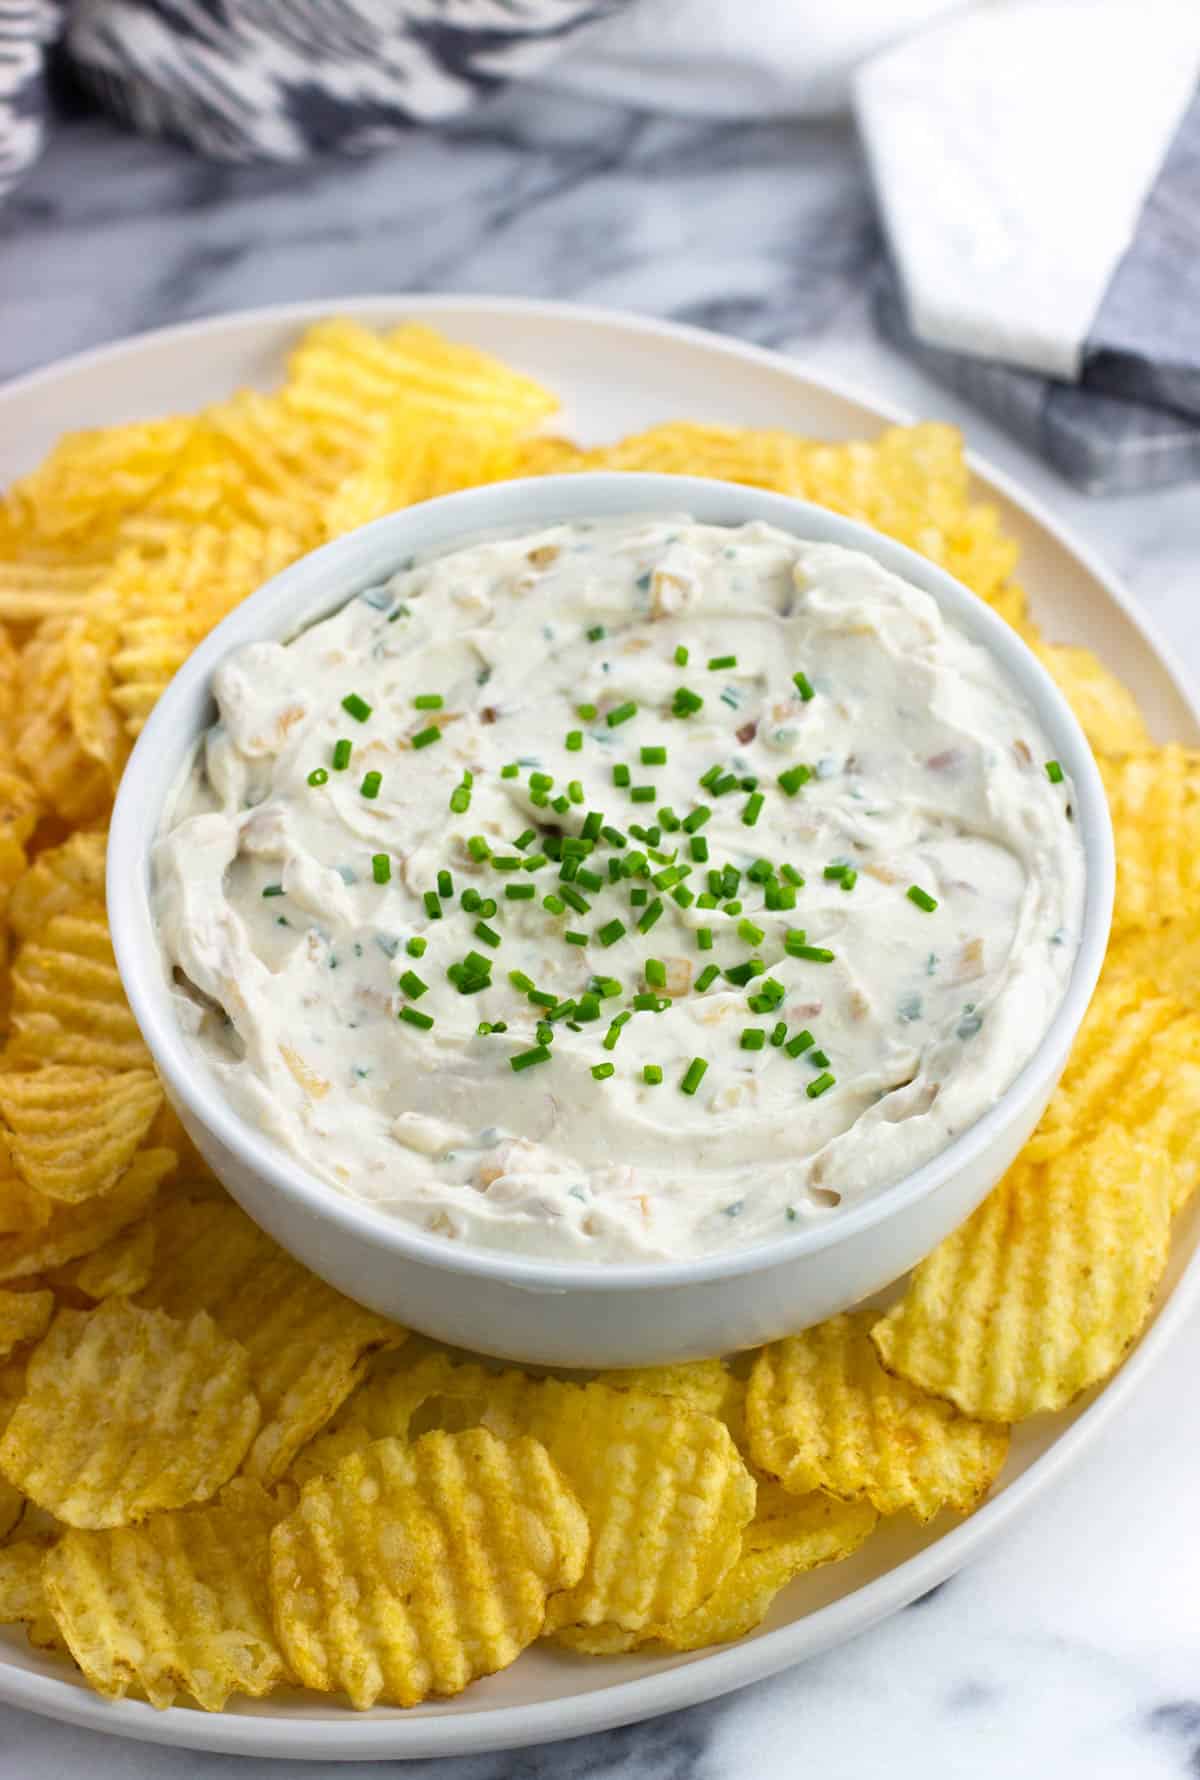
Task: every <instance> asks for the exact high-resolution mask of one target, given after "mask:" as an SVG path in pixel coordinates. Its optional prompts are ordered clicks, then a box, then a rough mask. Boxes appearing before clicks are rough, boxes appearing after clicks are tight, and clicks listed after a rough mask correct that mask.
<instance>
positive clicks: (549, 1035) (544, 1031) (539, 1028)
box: [534, 1020, 554, 1045]
mask: <svg viewBox="0 0 1200 1780" xmlns="http://www.w3.org/2000/svg"><path fill="white" fill-rule="evenodd" d="M534 1033H535V1035H536V1037H537V1041H538V1043H539V1044H540V1045H548V1044H553V1042H554V1028H553V1026H551V1024H550V1022H549V1021H548V1020H539V1021H538V1023H537V1025H536V1026H535V1027H534Z"/></svg>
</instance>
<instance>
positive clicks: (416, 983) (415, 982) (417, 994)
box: [400, 970, 429, 1001]
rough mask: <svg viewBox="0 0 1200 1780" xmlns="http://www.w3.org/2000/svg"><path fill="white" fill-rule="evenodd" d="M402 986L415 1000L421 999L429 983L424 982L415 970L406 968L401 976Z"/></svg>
mask: <svg viewBox="0 0 1200 1780" xmlns="http://www.w3.org/2000/svg"><path fill="white" fill-rule="evenodd" d="M400 987H401V988H402V989H403V990H404V993H405V994H406V995H411V996H412V998H413V1000H414V1001H420V999H421V997H422V995H424V993H425V991H426V990H427V989H428V987H429V984H428V983H423V982H422V981H421V979H420V977H419V976H418V975H417V973H416V971H415V970H406V971H405V973H404V975H403V976H402V977H401V978H400Z"/></svg>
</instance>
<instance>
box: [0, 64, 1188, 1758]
mask: <svg viewBox="0 0 1200 1780" xmlns="http://www.w3.org/2000/svg"><path fill="white" fill-rule="evenodd" d="M877 253H878V236H877V231H876V224H875V221H874V216H873V211H872V207H871V203H870V199H869V195H868V188H867V183H866V178H865V175H864V171H863V167H862V163H861V160H860V157H859V154H858V151H857V149H856V146H855V143H854V139H853V136H852V134H851V132H850V130H849V128H848V127H847V126H845V125H843V124H807V125H802V124H790V123H787V122H781V121H777V120H776V121H770V122H765V123H761V124H757V125H743V124H731V123H719V124H712V123H698V122H691V121H688V120H684V119H679V118H671V119H651V118H646V117H643V116H639V115H638V114H636V113H634V112H631V111H627V110H622V109H619V108H616V107H610V106H606V105H599V104H589V103H588V102H586V101H584V100H581V99H568V98H564V97H561V96H557V97H550V96H547V95H544V94H541V93H537V92H532V91H526V92H523V93H519V94H512V95H509V96H508V97H506V98H503V99H500V100H498V101H495V102H493V103H492V104H490V105H489V106H488V107H487V108H485V110H484V111H482V112H480V113H478V114H477V115H476V116H475V117H473V118H472V119H470V120H469V121H467V122H464V123H462V124H459V125H457V126H455V127H454V128H453V129H452V130H450V131H447V132H445V133H444V134H441V135H436V136H435V135H426V134H420V133H415V134H414V135H413V137H412V139H411V142H410V143H409V144H407V145H406V146H404V147H402V148H400V149H398V150H396V151H394V152H392V153H390V154H387V155H385V156H382V157H380V158H379V159H376V160H370V161H363V162H345V161H336V162H335V161H328V162H322V163H319V164H317V165H315V166H312V167H308V168H300V169H286V170H281V169H274V168H272V169H242V170H238V169H231V168H227V167H211V166H205V165H203V164H201V163H198V162H196V161H193V160H190V159H189V158H188V157H187V156H186V155H184V154H182V153H180V152H178V151H176V150H174V149H172V148H169V147H166V146H163V145H161V144H157V145H156V144H148V143H142V142H137V141H134V140H131V139H130V138H127V137H123V136H120V135H118V134H116V133H115V132H114V131H111V130H110V129H109V128H108V127H107V126H104V125H102V124H99V123H96V122H94V121H91V120H89V119H86V118H80V119H76V120H75V121H73V122H71V123H69V124H68V125H66V126H65V127H64V128H63V129H61V130H60V132H59V134H58V136H57V137H56V139H55V141H54V143H53V145H52V146H51V149H50V152H49V154H48V156H47V158H46V160H45V161H44V162H43V164H42V165H41V166H40V167H39V169H38V170H37V171H36V173H35V174H34V176H33V178H32V179H31V180H30V181H29V182H28V183H27V184H26V185H25V186H23V187H22V189H21V190H20V192H19V193H18V194H17V196H16V197H15V198H14V199H13V200H12V202H11V203H10V204H9V205H8V207H7V208H6V209H5V210H3V211H0V375H3V376H9V375H13V374H15V373H17V372H20V371H23V370H27V369H31V368H33V367H34V366H36V365H38V364H41V363H45V362H48V361H50V360H52V359H54V358H56V357H58V356H60V355H61V354H64V353H67V352H72V351H75V350H78V349H80V348H82V347H86V346H90V345H94V344H97V343H99V342H102V341H106V340H110V339H114V338H116V337H118V336H120V335H123V334H127V333H132V332H136V331H139V330H141V329H145V328H150V327H155V326H158V325H160V324H163V323H166V322H170V321H177V320H182V319H185V318H187V317H191V316H199V315H205V314H211V313H215V312H218V311H223V310H230V309H236V308H241V307H244V306H248V305H253V304H258V303H263V302H269V301H275V300H294V299H299V298H311V297H317V298H319V297H328V298H329V300H330V302H331V303H333V302H334V301H336V299H337V297H338V296H341V295H345V294H349V293H364V292H372V291H394V290H403V289H408V290H422V291H424V290H437V289H447V290H456V291H463V292H472V291H474V292H496V293H519V294H526V295H534V296H553V297H562V298H572V299H577V300H580V301H586V302H593V303H605V304H611V305H614V306H628V307H631V308H635V309H640V310H644V311H650V312H653V313H655V314H660V315H668V316H672V317H676V318H680V319H684V320H688V321H692V322H699V323H701V324H703V325H706V326H710V327H716V328H719V329H723V330H725V331H728V332H731V333H734V334H737V335H740V336H741V337H743V338H746V339H750V340H754V341H758V342H761V343H764V344H769V345H772V346H778V347H781V348H783V349H785V350H788V351H791V352H793V353H795V354H796V355H797V356H799V357H801V358H802V359H803V361H804V362H805V363H806V364H807V365H809V366H811V367H812V368H813V369H814V370H818V371H824V372H827V373H829V374H832V375H835V376H838V377H841V378H843V379H845V380H846V381H848V382H851V383H854V384H857V385H858V386H860V387H861V388H863V389H865V390H869V391H871V392H873V393H874V394H876V395H877V396H878V397H880V398H882V399H884V400H886V401H890V402H892V403H894V404H896V405H898V406H900V407H904V408H907V409H909V410H910V411H912V412H914V413H922V414H927V415H935V416H939V417H944V418H948V419H951V420H955V421H957V422H958V423H960V424H963V425H965V426H966V427H967V429H968V433H969V436H970V439H971V442H972V443H973V444H974V445H976V446H977V448H978V449H979V450H981V451H982V452H984V453H985V454H986V455H988V456H990V457H992V458H993V459H994V460H995V461H996V462H998V463H999V464H1001V465H1002V467H1004V468H1006V469H1008V470H1009V471H1010V472H1011V473H1013V474H1014V475H1016V476H1017V477H1019V478H1020V479H1021V480H1022V481H1023V482H1024V484H1025V485H1026V486H1027V487H1028V488H1030V489H1031V490H1032V491H1033V492H1034V493H1036V494H1037V495H1038V496H1040V497H1041V498H1042V499H1043V500H1044V501H1045V502H1046V503H1047V504H1048V505H1049V506H1050V507H1051V508H1052V509H1053V510H1054V511H1055V512H1056V513H1057V514H1059V515H1060V516H1061V517H1062V518H1064V519H1066V520H1068V521H1069V522H1070V523H1071V524H1073V525H1074V526H1075V527H1076V529H1077V530H1078V531H1079V532H1080V534H1081V535H1082V536H1083V537H1084V538H1085V539H1087V540H1088V541H1090V542H1091V543H1092V544H1093V545H1094V546H1095V547H1096V548H1097V549H1098V550H1099V551H1100V553H1101V554H1102V555H1104V556H1106V557H1107V558H1108V560H1109V561H1110V562H1111V563H1112V564H1113V566H1114V567H1115V568H1116V569H1117V570H1118V572H1119V573H1120V574H1122V575H1123V576H1124V577H1125V578H1126V580H1127V581H1128V583H1129V585H1130V586H1131V588H1132V589H1133V591H1134V593H1135V594H1136V596H1137V597H1138V598H1139V599H1140V600H1141V601H1142V602H1143V603H1144V604H1145V606H1146V607H1147V608H1148V609H1149V610H1150V611H1151V612H1152V614H1153V616H1154V617H1155V618H1156V619H1157V620H1158V622H1159V625H1160V628H1161V629H1162V630H1163V631H1164V632H1165V634H1166V635H1167V637H1168V639H1169V640H1170V642H1171V643H1173V645H1174V647H1175V648H1176V650H1177V651H1178V653H1179V655H1180V656H1181V658H1182V660H1183V662H1184V663H1185V665H1190V666H1191V668H1192V669H1193V670H1196V671H1197V677H1198V678H1200V602H1197V601H1196V599H1195V591H1194V588H1195V571H1196V561H1197V556H1198V553H1200V500H1198V499H1197V494H1196V490H1195V487H1192V488H1180V489H1174V490H1170V491H1166V492H1163V493H1158V494H1148V495H1140V496H1137V497H1130V498H1126V499H1123V500H1119V501H1112V502H1109V503H1107V504H1105V503H1099V502H1093V501H1089V500H1088V499H1087V498H1086V497H1084V496H1082V495H1080V494H1078V493H1076V492H1074V491H1072V490H1069V489H1068V488H1067V487H1066V485H1065V484H1064V483H1063V482H1061V481H1060V480H1059V479H1058V478H1057V477H1056V476H1055V475H1054V474H1053V472H1051V471H1049V470H1047V469H1046V468H1045V467H1043V466H1041V465H1039V464H1037V463H1036V462H1035V461H1034V460H1033V459H1032V458H1031V457H1030V456H1029V455H1028V454H1027V453H1026V452H1024V451H1023V450H1022V449H1021V448H1020V447H1019V446H1017V445H1015V444H1014V443H1012V442H1011V441H1010V440H1008V439H1006V438H1004V437H1003V436H1002V435H1000V434H999V433H998V432H997V431H996V429H994V428H993V427H992V426H990V425H989V424H988V423H987V422H986V421H982V420H980V419H979V418H978V417H976V416H974V415H973V414H972V413H971V411H970V410H969V409H968V408H967V407H966V406H965V404H964V403H963V402H962V401H961V400H960V399H959V398H957V397H955V396H953V395H951V394H949V393H948V392H946V391H945V390H942V389H940V388H938V387H937V386H936V385H934V384H933V383H931V382H930V381H929V380H928V379H927V378H926V377H925V376H924V374H923V373H922V372H921V371H920V370H918V369H917V368H916V367H915V366H914V365H911V364H909V363H907V362H905V361H903V360H901V359H899V358H898V357H896V356H895V355H894V354H893V353H891V352H890V351H889V350H888V349H887V348H886V347H885V346H883V345H882V344H881V343H880V342H879V340H878V338H877V336H876V335H875V333H874V330H873V327H872V325H871V321H870V316H869V294H870V293H869V284H870V280H871V277H872V274H873V270H874V267H875V264H876V258H877ZM1198 1367H1200V1325H1198V1324H1197V1323H1196V1322H1193V1324H1192V1325H1191V1326H1190V1327H1189V1328H1188V1329H1187V1330H1186V1331H1185V1332H1184V1334H1183V1336H1182V1337H1181V1338H1180V1339H1179V1341H1178V1342H1177V1343H1176V1345H1175V1347H1174V1349H1173V1350H1172V1351H1171V1352H1170V1353H1169V1354H1168V1356H1167V1357H1166V1358H1165V1360H1164V1361H1162V1362H1161V1363H1160V1364H1159V1366H1158V1367H1157V1369H1156V1371H1155V1372H1154V1373H1153V1374H1152V1375H1151V1377H1150V1378H1149V1379H1148V1380H1147V1381H1146V1382H1145V1384H1144V1386H1143V1388H1142V1389H1141V1390H1140V1391H1139V1392H1138V1394H1137V1395H1136V1397H1135V1399H1134V1400H1133V1402H1132V1403H1131V1404H1130V1405H1129V1406H1127V1408H1126V1410H1125V1411H1124V1412H1123V1413H1122V1415H1121V1416H1119V1417H1118V1419H1117V1420H1116V1422H1115V1423H1114V1424H1113V1425H1111V1426H1110V1427H1109V1428H1108V1429H1107V1430H1106V1431H1105V1433H1104V1435H1103V1436H1102V1438H1101V1439H1100V1440H1099V1441H1098V1442H1097V1443H1096V1445H1095V1446H1093V1447H1092V1448H1091V1449H1090V1451H1089V1453H1088V1454H1087V1456H1086V1458H1085V1459H1084V1461H1083V1462H1082V1463H1081V1464H1080V1465H1079V1466H1078V1467H1077V1468H1076V1469H1074V1470H1073V1471H1072V1472H1071V1473H1070V1474H1069V1475H1068V1476H1067V1477H1066V1478H1065V1479H1063V1480H1062V1481H1061V1482H1060V1483H1059V1484H1058V1485H1057V1486H1056V1487H1055V1488H1053V1489H1051V1490H1050V1491H1048V1492H1047V1494H1046V1495H1045V1496H1044V1497H1043V1498H1042V1499H1041V1501H1040V1503H1039V1505H1038V1507H1037V1509H1036V1511H1035V1513H1034V1515H1033V1517H1032V1519H1030V1520H1028V1521H1026V1522H1025V1523H1023V1524H1022V1525H1020V1526H1018V1527H1017V1528H1016V1529H1014V1530H1013V1531H1012V1532H1010V1533H1009V1534H1008V1535H1007V1536H1006V1537H1005V1538H1004V1539H1003V1541H1002V1542H1001V1543H1000V1544H999V1545H998V1546H996V1547H994V1548H991V1549H989V1551H988V1552H987V1553H986V1554H985V1555H984V1556H983V1557H982V1558H981V1559H980V1560H979V1561H978V1562H977V1563H976V1564H975V1565H974V1566H973V1567H972V1568H971V1569H970V1570H968V1571H967V1572H965V1573H963V1574H961V1575H959V1576H957V1577H955V1578H954V1579H952V1580H951V1581H950V1582H948V1583H946V1584H945V1585H943V1586H941V1587H939V1588H937V1589H935V1590H933V1591H932V1592H931V1593H930V1594H928V1595H926V1596H924V1597H923V1598H922V1599H921V1600H920V1601H919V1602H915V1603H914V1604H913V1606H912V1607H910V1608H909V1609H907V1610H906V1611H905V1612H903V1613H900V1614H897V1615H896V1616H895V1617H894V1618H893V1619H891V1620H890V1621H888V1622H887V1623H885V1624H883V1625H881V1626H879V1627H877V1628H876V1629H875V1630H874V1631H872V1632H869V1633H867V1634H866V1635H864V1636H862V1637H860V1638H858V1639H856V1640H855V1641H854V1642H852V1643H851V1644H848V1645H846V1646H844V1647H843V1648H841V1649H839V1650H835V1651H831V1652H829V1653H828V1654H826V1655H825V1656H823V1657H820V1658H817V1659H815V1660H813V1661H811V1662H809V1663H808V1664H806V1665H804V1666H803V1667H801V1668H799V1669H795V1670H792V1671H791V1672H789V1673H787V1674H784V1675H781V1676H778V1677H776V1678H775V1679H774V1680H771V1681H768V1682H765V1683H761V1684H759V1685H757V1686H754V1687H751V1688H747V1689H745V1690H743V1691H742V1692H740V1693H738V1694H735V1695H732V1696H730V1697H728V1698H726V1699H723V1700H718V1701H714V1702H712V1703H711V1704H708V1705H704V1706H700V1707H696V1708H693V1709H691V1710H689V1711H684V1712H678V1713H675V1714H673V1715H671V1716H669V1717H666V1718H663V1719H659V1720H657V1721H655V1722H652V1723H647V1724H644V1725H640V1726H632V1727H629V1728H627V1729H624V1730H617V1731H612V1732H609V1733H606V1734H603V1735H599V1736H592V1737H587V1738H581V1739H577V1740H575V1741H573V1742H568V1743H563V1744H558V1745H554V1746H552V1747H548V1748H543V1749H537V1750H526V1751H515V1752H512V1753H509V1754H500V1755H494V1756H479V1757H471V1758H468V1759H463V1760H446V1761H440V1762H423V1763H416V1764H413V1765H412V1766H411V1767H409V1768H406V1769H403V1770H402V1769H400V1768H399V1766H398V1765H396V1766H395V1767H390V1766H388V1765H387V1764H385V1765H384V1766H383V1767H382V1768H375V1767H369V1766H367V1765H365V1764H364V1765H362V1766H361V1767H360V1766H358V1765H352V1766H347V1767H345V1768H342V1769H340V1770H337V1771H340V1772H341V1773H344V1774H346V1775H347V1776H350V1775H353V1774H356V1773H361V1774H362V1775H363V1777H364V1780H367V1776H368V1775H371V1774H374V1773H379V1772H392V1771H394V1772H397V1773H400V1772H405V1773H407V1774H411V1775H412V1776H413V1780H426V1777H427V1780H743V1777H744V1776H751V1775H752V1776H753V1777H754V1780H791V1777H792V1776H794V1775H800V1774H804V1775H810V1774H812V1775H819V1776H821V1780H876V1777H877V1776H880V1777H882V1776H883V1775H885V1774H886V1775H887V1776H888V1780H960V1777H961V1780H1011V1776H1012V1775H1013V1774H1014V1773H1015V1774H1021V1773H1028V1774H1030V1775H1034V1776H1039V1777H1040V1776H1041V1775H1053V1776H1054V1780H1186V1777H1187V1776H1189V1775H1191V1776H1195V1775H1197V1774H1200V1618H1198V1616H1197V1613H1196V1602H1197V1600H1198V1599H1200V1540H1198V1539H1197V1536H1196V1517H1195V1508H1194V1500H1195V1477H1196V1473H1197V1467H1198V1461H1200V1432H1198V1430H1197V1426H1196V1420H1195V1416H1194V1413H1193V1412H1192V1410H1191V1405H1192V1404H1193V1403H1194V1401H1195V1386H1194V1379H1195V1376H1196V1373H1197V1369H1198ZM318 1771H319V1772H324V1771H326V1770H325V1769H324V1768H317V1769H314V1768H305V1767H304V1766H303V1765H301V1764H289V1763H267V1762H252V1761H246V1762H241V1763H239V1762H237V1761H235V1760H233V1759H231V1758H228V1757H218V1756H204V1755H198V1754H195V1753H193V1752H190V1751H185V1750H167V1749H156V1748H153V1747H151V1746H147V1745H139V1744H132V1743H122V1742H118V1741H116V1740H112V1739H108V1738H105V1737H102V1736H100V1735H98V1734H96V1733H92V1732H87V1731H82V1730H75V1729H72V1728H71V1727H69V1726H64V1725H52V1724H49V1723H47V1722H44V1721H42V1720H40V1719H38V1718H35V1717H32V1716H29V1715H26V1714H24V1713H20V1712H16V1711H13V1710H11V1709H8V1708H4V1707H0V1780H28V1776H30V1775H33V1774H37V1775H40V1776H45V1780H67V1777H68V1776H70V1777H71V1780H74V1777H75V1776H77V1775H79V1774H81V1773H87V1774H88V1776H89V1780H151V1777H153V1780H217V1777H218V1776H221V1777H223V1780H224V1777H232V1776H237V1780H284V1777H285V1776H287V1775H295V1776H297V1780H299V1777H301V1776H304V1775H306V1774H308V1773H313V1772H318ZM328 1771H329V1772H331V1773H332V1772H334V1771H335V1770H334V1769H333V1768H332V1767H330V1768H329V1770H328Z"/></svg>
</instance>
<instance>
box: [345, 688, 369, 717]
mask: <svg viewBox="0 0 1200 1780" xmlns="http://www.w3.org/2000/svg"><path fill="white" fill-rule="evenodd" d="M342 709H343V711H346V712H347V713H348V714H349V715H350V716H351V717H353V718H355V719H356V721H357V722H359V723H365V722H366V720H367V718H368V717H369V716H370V715H371V707H370V705H369V704H368V703H367V701H366V699H365V698H359V696H358V694H357V692H348V693H347V694H346V696H345V698H344V699H343V700H342Z"/></svg>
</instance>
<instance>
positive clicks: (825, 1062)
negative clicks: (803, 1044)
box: [808, 1051, 829, 1069]
mask: <svg viewBox="0 0 1200 1780" xmlns="http://www.w3.org/2000/svg"><path fill="white" fill-rule="evenodd" d="M808 1060H809V1062H810V1063H813V1064H815V1065H816V1067H817V1068H818V1069H828V1068H829V1058H828V1057H827V1056H826V1055H825V1053H824V1051H810V1052H809V1054H808Z"/></svg>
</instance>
